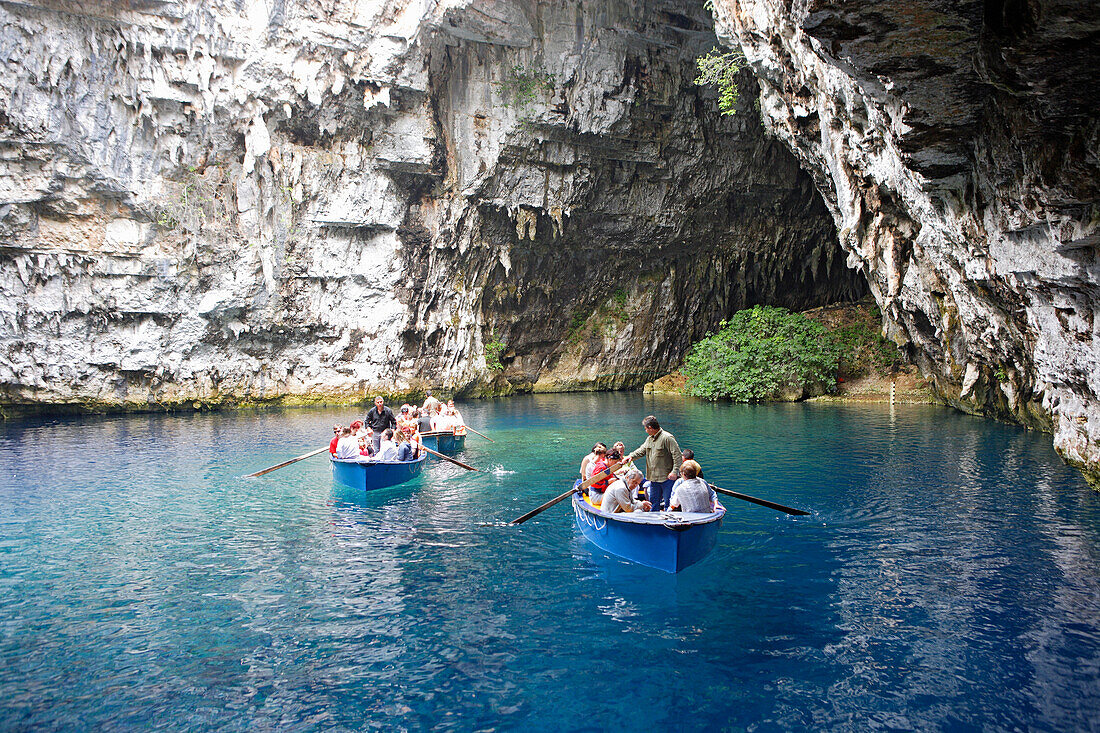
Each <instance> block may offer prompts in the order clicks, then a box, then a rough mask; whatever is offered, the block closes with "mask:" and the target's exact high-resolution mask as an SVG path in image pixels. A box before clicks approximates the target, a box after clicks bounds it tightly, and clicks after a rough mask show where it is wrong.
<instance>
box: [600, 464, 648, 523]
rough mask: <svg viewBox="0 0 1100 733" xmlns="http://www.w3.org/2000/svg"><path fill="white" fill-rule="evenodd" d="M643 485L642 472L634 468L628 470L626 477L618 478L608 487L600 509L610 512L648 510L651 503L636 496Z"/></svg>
mask: <svg viewBox="0 0 1100 733" xmlns="http://www.w3.org/2000/svg"><path fill="white" fill-rule="evenodd" d="M641 485H642V472H641V471H639V470H638V469H636V468H635V469H632V470H630V471H627V472H626V478H625V479H618V480H616V481H614V482H613V483H612V484H611V485H610V486H608V487H607V491H605V492H604V494H603V502H602V503H601V504H600V509H602V510H603V511H605V512H607V513H608V514H614V513H615V512H648V511H649V510H650V506H651V505H650V503H649V502H648V501H639V500H636V499H635V498H634V496H635V495H636V494H637V493H638V487H639V486H641Z"/></svg>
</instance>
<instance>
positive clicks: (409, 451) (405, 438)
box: [394, 430, 420, 461]
mask: <svg viewBox="0 0 1100 733" xmlns="http://www.w3.org/2000/svg"><path fill="white" fill-rule="evenodd" d="M394 439H395V440H396V441H397V460H399V461H415V460H416V459H417V458H419V457H420V446H418V445H417V444H416V443H414V442H412V440H410V439H409V435H408V433H406V432H405V431H404V430H400V431H398V433H397V435H395V436H394Z"/></svg>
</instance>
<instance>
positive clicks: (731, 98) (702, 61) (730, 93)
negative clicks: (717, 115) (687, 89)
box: [695, 47, 745, 115]
mask: <svg viewBox="0 0 1100 733" xmlns="http://www.w3.org/2000/svg"><path fill="white" fill-rule="evenodd" d="M743 63H745V56H744V54H742V53H741V52H740V51H727V52H726V53H722V52H720V51H719V50H718V48H717V47H715V48H712V49H711V50H709V51H707V55H706V56H700V57H699V58H697V59H695V65H696V66H697V67H698V68H699V76H697V77H695V83H696V84H698V85H699V86H708V85H711V84H713V85H714V86H717V87H718V109H719V111H720V112H721V113H722V114H724V115H735V114H737V101H738V100H739V99H740V98H741V94H740V90H739V89H738V88H737V72H738V71H740V70H741V65H742V64H743Z"/></svg>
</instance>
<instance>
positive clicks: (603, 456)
mask: <svg viewBox="0 0 1100 733" xmlns="http://www.w3.org/2000/svg"><path fill="white" fill-rule="evenodd" d="M592 452H593V453H595V454H596V458H595V459H594V460H593V461H592V462H591V463H589V464H588V470H589V474H588V478H592V477H593V476H595V475H596V474H598V473H600V472H601V471H606V470H607V466H608V464H609V463H610V461H609V460H608V457H607V448H604V447H603V443H598V444H597V445H596V447H595V448H594V449H593V450H592ZM620 457H621V456H620ZM605 491H607V479H606V478H602V479H600V480H599V481H597V482H596V483H594V484H592V485H591V486H589V487H588V496H589V497H591V499H592V503H593V504H599V503H600V499H601V498H602V497H603V492H605Z"/></svg>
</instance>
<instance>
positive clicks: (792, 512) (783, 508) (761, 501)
mask: <svg viewBox="0 0 1100 733" xmlns="http://www.w3.org/2000/svg"><path fill="white" fill-rule="evenodd" d="M707 485H708V486H710V487H711V488H712V489H714V490H715V491H717V492H718V493H719V494H724V495H726V496H732V497H733V498H734V499H740V500H741V501H748V502H752V503H753V504H758V505H760V506H764V507H767V508H768V509H774V510H776V511H777V512H784V513H786V514H790V515H793V516H796V517H807V516H809V515H810V513H809V512H807V511H803V510H801V509H795V508H794V507H789V506H784V505H782V504H779V503H776V502H774V501H768V500H767V499H760V498H758V497H755V496H749V495H748V494H742V493H741V492H739V491H730V490H729V489H723V488H722V487H721V486H715V485H714V484H710V483H708V484H707Z"/></svg>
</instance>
